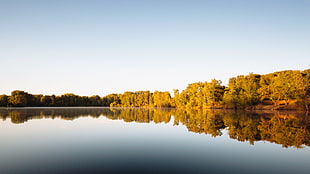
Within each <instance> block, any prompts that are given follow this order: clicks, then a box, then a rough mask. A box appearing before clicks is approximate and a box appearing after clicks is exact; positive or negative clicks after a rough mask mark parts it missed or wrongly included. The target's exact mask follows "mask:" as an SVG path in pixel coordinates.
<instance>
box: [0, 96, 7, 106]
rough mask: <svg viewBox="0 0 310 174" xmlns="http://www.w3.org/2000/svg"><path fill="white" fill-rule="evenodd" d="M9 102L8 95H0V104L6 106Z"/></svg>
mask: <svg viewBox="0 0 310 174" xmlns="http://www.w3.org/2000/svg"><path fill="white" fill-rule="evenodd" d="M8 104H9V97H8V96H7V95H4V94H3V95H0V106H5V107H6V106H8Z"/></svg>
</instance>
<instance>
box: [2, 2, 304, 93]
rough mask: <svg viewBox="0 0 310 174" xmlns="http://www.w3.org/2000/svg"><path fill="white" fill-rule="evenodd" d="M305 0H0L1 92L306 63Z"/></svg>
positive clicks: (133, 84)
mask: <svg viewBox="0 0 310 174" xmlns="http://www.w3.org/2000/svg"><path fill="white" fill-rule="evenodd" d="M309 46H310V1H309V0H213V1H211V0H52V1H51V0H0V66H1V68H0V79H1V83H0V94H10V93H11V91H13V90H24V91H26V92H29V93H32V94H44V95H51V94H56V95H61V94H65V93H74V94H77V95H87V96H91V95H100V96H105V95H107V94H111V93H123V92H125V91H140V90H150V91H151V92H153V91H155V90H158V91H170V92H171V91H172V90H173V89H180V90H183V89H185V88H186V86H187V85H188V84H189V83H194V82H199V81H200V82H204V81H210V80H211V79H214V78H215V79H218V80H221V81H222V82H223V85H227V83H228V80H229V78H230V77H235V76H237V75H246V74H249V73H251V72H253V73H258V74H267V73H272V72H275V71H281V70H289V69H293V70H305V69H309V68H310V49H309Z"/></svg>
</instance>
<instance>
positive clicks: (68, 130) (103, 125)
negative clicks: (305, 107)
mask: <svg viewBox="0 0 310 174" xmlns="http://www.w3.org/2000/svg"><path fill="white" fill-rule="evenodd" d="M0 119H1V120H0V137H1V143H0V173H1V174H2V173H4V174H7V173H8V174H10V173H12V174H15V173H299V174H300V173H309V172H310V148H309V145H310V119H309V115H308V114H307V113H303V112H301V113H297V112H291V113H290V112H285V113H277V112H270V113H263V112H260V113H257V112H256V113H254V112H233V111H220V110H216V111H210V110H207V111H190V110H168V109H166V110H165V109H162V110H160V109H119V108H112V109H109V108H19V109H0Z"/></svg>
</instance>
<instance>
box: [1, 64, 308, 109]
mask: <svg viewBox="0 0 310 174" xmlns="http://www.w3.org/2000/svg"><path fill="white" fill-rule="evenodd" d="M292 103H294V104H295V105H296V106H298V107H299V108H300V109H303V110H309V103H310V69H308V70H304V71H298V70H286V71H279V72H274V73H270V74H265V75H260V74H253V73H250V74H248V75H240V76H237V77H232V78H230V79H229V83H228V86H224V85H222V82H221V81H220V80H216V79H213V80H211V81H210V82H197V83H192V84H189V85H188V86H187V87H186V89H184V90H182V91H179V90H177V89H176V90H174V97H172V96H171V94H170V93H169V92H167V91H166V92H161V91H155V92H150V91H136V92H130V91H128V92H124V93H123V94H109V95H107V96H104V97H99V96H97V95H96V96H91V97H88V96H78V95H75V94H64V95H61V96H55V95H33V94H29V93H27V92H24V91H19V90H16V91H13V92H12V93H11V95H10V96H8V95H0V106H17V107H24V106H112V107H176V108H197V109H201V108H233V109H241V108H252V107H253V108H254V106H256V105H258V104H269V105H270V104H272V105H274V106H278V105H289V104H292Z"/></svg>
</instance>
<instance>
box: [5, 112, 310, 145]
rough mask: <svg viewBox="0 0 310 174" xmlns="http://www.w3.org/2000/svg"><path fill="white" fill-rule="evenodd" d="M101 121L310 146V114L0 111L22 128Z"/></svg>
mask: <svg viewBox="0 0 310 174" xmlns="http://www.w3.org/2000/svg"><path fill="white" fill-rule="evenodd" d="M87 116H90V117H92V118H98V117H100V116H104V117H106V118H108V119H111V120H123V121H124V122H137V123H150V122H154V123H169V122H170V121H171V118H173V121H174V125H179V124H182V125H185V126H186V127H187V129H188V130H189V131H191V132H195V133H204V134H209V135H211V136H213V137H216V136H221V135H222V134H223V130H227V132H228V135H229V137H230V138H232V139H236V140H238V141H246V142H249V143H250V144H252V145H253V144H254V142H256V141H269V142H272V143H277V144H281V145H282V146H283V147H296V148H302V147H303V146H310V141H309V140H310V119H309V114H308V113H307V112H270V111H269V112H262V111H261V112H248V111H231V110H175V109H138V108H36V109H29V108H27V109H23V108H19V109H0V118H1V119H2V120H4V121H5V120H6V119H7V118H9V119H10V120H11V122H12V123H15V124H21V123H25V122H27V121H28V120H32V119H45V118H52V119H55V118H60V119H63V120H74V119H77V118H79V117H87Z"/></svg>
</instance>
